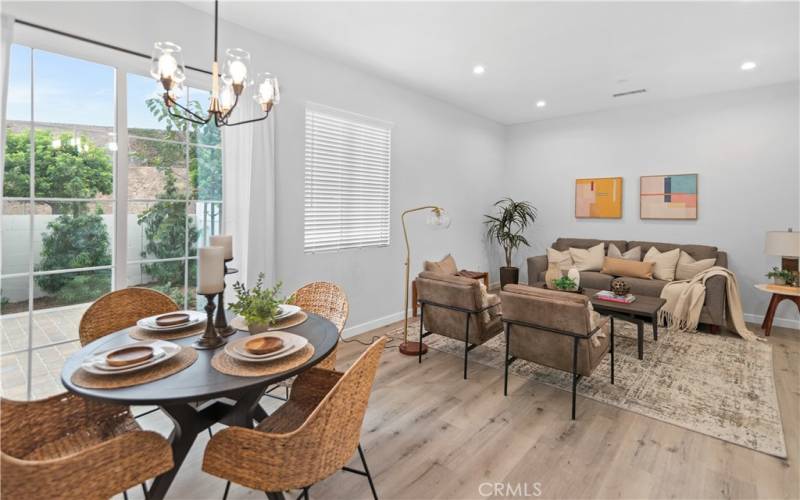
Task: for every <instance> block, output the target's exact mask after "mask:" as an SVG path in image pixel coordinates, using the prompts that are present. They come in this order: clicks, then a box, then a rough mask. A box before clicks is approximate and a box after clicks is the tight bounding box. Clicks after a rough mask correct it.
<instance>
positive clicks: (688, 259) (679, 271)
mask: <svg viewBox="0 0 800 500" xmlns="http://www.w3.org/2000/svg"><path fill="white" fill-rule="evenodd" d="M716 263H717V259H702V260H694V257H692V256H691V255H689V254H688V253H686V252H684V251H683V250H681V256H680V257H679V258H678V267H677V268H676V269H675V279H676V280H690V279H692V278H694V277H695V276H697V275H698V274H700V273H701V272H703V271H705V270H706V269H709V268H711V267H713V266H714V264H716Z"/></svg>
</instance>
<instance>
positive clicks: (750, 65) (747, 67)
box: [741, 61, 756, 71]
mask: <svg viewBox="0 0 800 500" xmlns="http://www.w3.org/2000/svg"><path fill="white" fill-rule="evenodd" d="M741 67H742V71H752V70H754V69H756V63H754V62H753V61H747V62H743V63H742V66H741Z"/></svg>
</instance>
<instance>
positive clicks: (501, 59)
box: [186, 0, 800, 124]
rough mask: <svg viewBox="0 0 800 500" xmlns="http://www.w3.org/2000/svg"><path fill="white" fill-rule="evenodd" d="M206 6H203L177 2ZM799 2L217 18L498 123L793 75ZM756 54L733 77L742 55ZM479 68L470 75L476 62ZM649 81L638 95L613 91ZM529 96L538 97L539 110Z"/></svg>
mask: <svg viewBox="0 0 800 500" xmlns="http://www.w3.org/2000/svg"><path fill="white" fill-rule="evenodd" d="M186 3H188V4H190V5H191V6H193V7H196V8H200V9H202V10H206V11H207V12H210V11H211V3H210V2H207V3H206V2H203V3H196V2H186ZM798 5H800V4H798V3H797V2H783V3H778V2H770V3H767V2H758V1H737V2H696V3H689V2H686V3H678V2H638V3H633V2H580V3H557V2H503V3H501V2H247V1H233V0H226V1H224V2H223V3H222V4H221V6H220V11H221V16H222V17H223V18H225V19H227V20H230V21H232V22H234V23H237V24H239V25H242V26H245V27H247V28H250V29H252V30H254V31H257V32H260V33H263V34H265V35H268V36H270V37H274V38H276V39H279V40H282V41H284V42H286V43H289V44H292V45H295V46H299V47H301V48H304V49H306V50H308V51H311V52H315V53H318V54H322V55H325V56H328V57H332V58H334V59H337V60H339V61H341V62H344V63H346V64H348V65H351V66H354V67H358V68H361V69H363V70H365V71H369V72H372V73H375V74H378V75H380V76H382V77H384V78H387V79H389V80H393V81H395V82H398V83H400V84H403V85H405V86H409V87H412V88H414V89H416V90H418V91H420V92H423V93H425V94H428V95H431V96H434V97H436V98H439V99H441V100H443V101H447V102H450V103H452V104H455V105H457V106H459V107H462V108H466V109H469V110H471V111H473V112H475V113H476V114H479V115H482V116H485V117H487V118H490V119H492V120H495V121H497V122H500V123H503V124H513V123H521V122H527V121H534V120H540V119H545V118H552V117H556V116H563V115H570V114H575V113H582V112H588V111H594V110H600V109H605V108H611V107H617V106H627V105H631V104H639V103H647V102H654V101H659V100H664V99H672V98H678V97H686V96H691V95H699V94H705V93H710V92H719V91H725V90H734V89H741V88H747V87H754V86H759V85H767V84H771V83H777V82H785V81H790V80H797V79H798V57H799V53H798V36H799V35H798ZM748 60H752V61H755V62H757V63H758V68H757V69H756V70H755V71H751V72H744V71H741V70H740V69H739V66H740V65H741V64H742V62H744V61H748ZM477 64H481V65H484V66H485V67H486V72H485V74H483V75H481V76H475V75H473V73H472V68H473V66H475V65H477ZM639 88H646V89H647V92H646V93H645V94H639V95H635V96H629V97H624V98H617V99H615V98H612V97H611V95H612V94H614V93H617V92H622V91H628V90H633V89H639ZM537 100H546V101H547V106H546V107H545V108H537V107H536V106H535V103H536V101H537Z"/></svg>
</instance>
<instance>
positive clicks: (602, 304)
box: [533, 281, 667, 317]
mask: <svg viewBox="0 0 800 500" xmlns="http://www.w3.org/2000/svg"><path fill="white" fill-rule="evenodd" d="M533 286H535V287H537V288H547V286H546V285H545V283H544V281H540V282H538V283H536V284H535V285H533ZM599 291H600V290H597V289H593V288H584V289H583V295H586V296H587V297H589V299H590V300H591V301H592V307H594V308H595V309H596V310H598V312H600V310H606V311H614V312H618V313H623V314H633V315H635V316H648V317H650V316H654V315H655V314H656V313H657V312H658V310H659V309H661V308H662V307H663V306H664V304H665V303H666V302H667V301H666V300H664V299H662V298H661V297H651V296H648V295H636V294H634V295H636V300H634V301H633V302H631V303H630V304H625V303H623V302H612V301H610V300H601V299H598V298H595V296H594V294H596V293H597V292H599Z"/></svg>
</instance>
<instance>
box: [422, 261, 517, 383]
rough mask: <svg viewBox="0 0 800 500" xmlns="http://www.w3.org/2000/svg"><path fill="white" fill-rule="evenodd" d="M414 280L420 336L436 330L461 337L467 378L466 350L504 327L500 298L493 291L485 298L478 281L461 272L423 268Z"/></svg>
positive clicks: (457, 337)
mask: <svg viewBox="0 0 800 500" xmlns="http://www.w3.org/2000/svg"><path fill="white" fill-rule="evenodd" d="M416 282H417V296H418V301H419V304H420V339H421V338H423V337H426V336H428V335H431V334H433V333H436V334H438V335H444V336H445V337H450V338H452V339H456V340H461V341H463V342H464V378H467V362H468V356H469V351H470V350H472V349H473V348H475V347H477V346H479V345H481V344H483V343H485V342H486V341H487V340H489V339H491V338H492V337H494V336H495V335H497V334H498V333H500V332H502V331H503V322H502V319H501V312H500V299H499V298H498V297H497V296H496V295H492V294H486V296H485V299H484V294H483V293H482V292H481V288H480V282H479V281H477V280H474V279H470V278H463V277H461V276H449V275H445V274H439V273H434V272H429V271H424V272H422V273H420V274H419V276H418V277H417V280H416ZM425 330H427V331H425ZM419 362H420V363H421V362H422V353H420V356H419Z"/></svg>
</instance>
